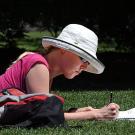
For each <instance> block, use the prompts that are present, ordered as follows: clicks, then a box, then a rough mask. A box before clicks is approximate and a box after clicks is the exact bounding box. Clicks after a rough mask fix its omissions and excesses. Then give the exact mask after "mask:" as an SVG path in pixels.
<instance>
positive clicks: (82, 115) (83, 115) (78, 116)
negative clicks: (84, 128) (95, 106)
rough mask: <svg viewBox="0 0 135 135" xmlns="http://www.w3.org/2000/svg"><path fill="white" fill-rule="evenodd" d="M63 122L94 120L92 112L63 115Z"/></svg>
mask: <svg viewBox="0 0 135 135" xmlns="http://www.w3.org/2000/svg"><path fill="white" fill-rule="evenodd" d="M64 117H65V120H88V119H91V120H93V119H95V114H94V111H85V112H73V113H64Z"/></svg>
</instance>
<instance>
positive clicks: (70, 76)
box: [64, 74, 77, 79]
mask: <svg viewBox="0 0 135 135" xmlns="http://www.w3.org/2000/svg"><path fill="white" fill-rule="evenodd" d="M64 76H65V78H67V79H73V78H75V77H76V76H77V75H75V74H67V75H64Z"/></svg>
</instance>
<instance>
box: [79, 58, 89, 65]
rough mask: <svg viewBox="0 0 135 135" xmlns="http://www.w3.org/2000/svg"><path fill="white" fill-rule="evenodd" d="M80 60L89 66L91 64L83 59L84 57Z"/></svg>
mask: <svg viewBox="0 0 135 135" xmlns="http://www.w3.org/2000/svg"><path fill="white" fill-rule="evenodd" d="M80 59H81V61H82V62H83V63H87V64H88V65H89V64H90V63H89V62H88V61H87V60H86V59H84V58H82V57H80Z"/></svg>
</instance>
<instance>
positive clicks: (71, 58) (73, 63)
mask: <svg viewBox="0 0 135 135" xmlns="http://www.w3.org/2000/svg"><path fill="white" fill-rule="evenodd" d="M61 60H62V61H61V70H62V72H63V74H64V76H65V77H66V78H67V79H72V78H74V77H75V76H77V75H79V74H80V73H81V72H82V71H84V70H86V69H87V66H88V65H89V63H88V62H86V61H85V62H84V61H83V60H82V59H81V58H80V57H79V56H77V55H76V54H73V53H71V52H69V51H65V50H63V54H62V58H61Z"/></svg>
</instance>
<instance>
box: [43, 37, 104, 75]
mask: <svg viewBox="0 0 135 135" xmlns="http://www.w3.org/2000/svg"><path fill="white" fill-rule="evenodd" d="M48 44H49V45H52V46H54V47H58V48H63V49H65V50H68V51H70V52H72V53H75V54H76V55H78V56H80V57H82V58H84V59H85V60H86V61H88V62H89V63H90V65H88V68H87V69H86V71H87V72H90V73H94V74H101V73H102V72H103V71H104V68H105V66H104V64H103V63H102V62H101V61H100V60H98V59H97V58H95V57H94V56H92V55H91V54H90V53H89V52H87V51H85V50H83V49H82V48H80V47H79V46H76V45H74V44H70V43H68V42H66V41H63V40H60V39H57V38H52V37H43V38H42V45H43V47H44V48H45V47H46V45H48Z"/></svg>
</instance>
